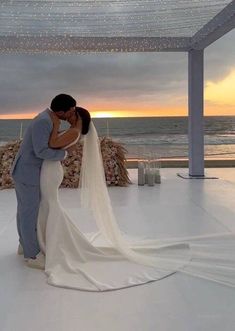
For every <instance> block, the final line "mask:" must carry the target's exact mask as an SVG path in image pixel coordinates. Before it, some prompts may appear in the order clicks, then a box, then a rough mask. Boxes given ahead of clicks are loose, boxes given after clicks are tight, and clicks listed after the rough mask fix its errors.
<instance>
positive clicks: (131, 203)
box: [0, 168, 235, 331]
mask: <svg viewBox="0 0 235 331" xmlns="http://www.w3.org/2000/svg"><path fill="white" fill-rule="evenodd" d="M177 172H187V170H186V169H162V184H161V185H157V186H154V187H147V186H145V187H138V186H137V185H136V177H137V173H136V170H131V171H130V174H131V178H132V179H133V185H131V186H129V187H128V188H120V187H114V188H110V189H109V191H110V195H111V198H112V202H113V206H114V209H115V214H116V216H117V219H118V220H119V224H120V227H121V228H122V229H123V230H124V231H126V232H128V233H129V234H133V235H138V236H140V235H143V236H148V235H151V236H155V237H159V238H165V237H178V236H180V237H182V236H187V235H200V234H208V233H215V232H225V231H228V230H229V231H235V203H234V197H235V169H232V168H231V169H230V168H226V169H220V168H218V169H208V171H207V174H208V175H210V176H218V177H219V179H218V180H214V179H212V180H210V179H206V180H198V179H193V180H190V179H189V180H186V179H181V178H179V177H177V176H176V173H177ZM60 198H61V201H62V203H63V205H64V206H65V208H67V209H68V211H69V213H70V214H71V217H72V218H73V219H74V221H75V222H77V223H78V224H79V227H80V228H81V229H82V230H83V231H92V230H93V225H92V224H88V223H87V222H85V221H84V220H83V219H82V216H81V214H79V212H78V209H77V206H78V205H79V193H78V191H76V190H69V189H63V190H60ZM15 209H16V200H15V194H14V190H4V191H0V330H1V331H32V330H33V331H39V330H40V331H77V330H79V331H106V330H107V331H111V330H112V331H150V330H151V331H152V330H154V331H155V330H158V331H173V330H174V331H209V330H211V331H212V330H213V331H221V330H223V331H232V330H234V329H235V315H234V311H235V289H231V288H229V287H226V286H222V285H218V284H215V283H212V282H209V281H206V280H202V279H198V278H193V277H190V276H186V275H182V274H178V273H176V274H174V275H173V276H170V277H168V278H166V279H164V280H161V281H157V282H153V283H149V284H146V285H142V286H137V287H132V288H129V289H123V290H118V291H113V292H106V293H89V292H82V291H74V290H66V289H60V288H56V287H52V286H49V285H47V283H46V278H45V275H44V274H43V272H41V271H37V270H31V269H29V268H27V267H25V266H24V263H23V259H22V258H21V257H19V256H17V255H16V253H15V252H16V247H17V235H16V229H15Z"/></svg>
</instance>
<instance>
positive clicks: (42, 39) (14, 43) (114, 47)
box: [0, 36, 190, 53]
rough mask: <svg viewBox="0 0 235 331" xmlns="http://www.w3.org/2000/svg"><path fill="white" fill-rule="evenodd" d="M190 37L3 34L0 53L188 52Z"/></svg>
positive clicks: (0, 41)
mask: <svg viewBox="0 0 235 331" xmlns="http://www.w3.org/2000/svg"><path fill="white" fill-rule="evenodd" d="M189 43H190V38H181V37H180V38H174V37H172V38H170V37H169V38H164V37H162V38H160V37H159V38H157V37H71V36H57V37H56V38H54V37H46V36H33V37H29V36H2V37H0V53H8V52H16V53H45V52H48V53H78V52H185V51H187V50H188V45H189Z"/></svg>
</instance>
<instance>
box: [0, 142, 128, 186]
mask: <svg viewBox="0 0 235 331" xmlns="http://www.w3.org/2000/svg"><path fill="white" fill-rule="evenodd" d="M20 144H21V141H20V140H17V141H13V142H10V143H8V144H6V145H4V146H1V147H0V189H5V188H13V187H14V183H13V180H12V177H11V175H10V169H11V165H12V163H13V161H14V158H15V155H16V153H17V151H18V149H19V147H20ZM100 147H101V154H102V157H103V163H104V171H105V177H106V183H107V185H108V186H127V185H128V184H130V183H131V181H130V178H129V176H128V171H127V169H126V159H125V153H126V150H125V148H124V147H123V146H122V145H121V144H119V143H116V142H114V141H113V140H111V139H109V138H106V137H104V138H100ZM82 148H83V147H82V144H81V143H79V142H78V143H77V145H76V149H75V151H74V152H73V154H72V155H70V156H68V157H67V158H66V159H65V160H63V161H62V165H63V168H64V178H63V181H62V183H61V187H68V188H77V187H78V185H79V176H80V169H81V163H82Z"/></svg>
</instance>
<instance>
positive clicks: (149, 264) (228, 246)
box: [37, 107, 235, 291]
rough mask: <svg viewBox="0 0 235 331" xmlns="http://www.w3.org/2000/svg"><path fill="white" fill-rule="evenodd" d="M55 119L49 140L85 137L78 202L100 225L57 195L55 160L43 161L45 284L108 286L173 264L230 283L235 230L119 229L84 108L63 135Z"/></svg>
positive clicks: (170, 269) (142, 278)
mask: <svg viewBox="0 0 235 331" xmlns="http://www.w3.org/2000/svg"><path fill="white" fill-rule="evenodd" d="M50 116H51V118H52V121H53V131H52V133H51V137H50V141H49V145H50V147H52V148H66V149H67V148H69V147H71V146H73V145H74V144H76V143H77V142H78V140H79V139H81V137H82V140H83V158H82V166H81V173H80V181H79V183H80V195H81V208H83V209H84V210H87V211H91V212H92V213H93V216H94V219H95V221H96V224H97V227H98V229H99V231H98V232H97V233H96V234H94V235H93V236H91V235H88V234H84V233H82V232H81V231H80V230H79V228H78V227H77V225H75V224H74V222H72V220H71V219H70V217H69V216H68V214H67V213H66V211H65V210H64V208H63V206H62V205H61V203H60V201H59V196H58V188H59V186H60V184H61V182H62V180H63V168H62V165H61V163H60V161H49V160H44V162H43V165H42V169H41V177H40V188H41V204H40V210H39V216H38V230H37V232H38V239H39V244H40V248H41V251H42V252H43V253H44V254H45V257H46V263H45V272H46V275H47V276H48V280H47V281H48V283H49V284H51V285H55V286H60V287H67V288H74V289H80V290H87V291H107V290H114V289H120V288H125V287H130V286H135V285H140V284H144V283H147V282H151V281H156V280H159V279H162V278H164V277H166V276H169V275H171V274H173V273H175V272H176V271H180V272H184V273H187V274H191V275H194V276H198V277H203V278H207V279H210V280H213V281H216V282H220V283H223V284H227V285H231V286H234V285H235V277H234V276H235V254H234V252H235V240H234V234H231V233H226V234H220V235H211V236H204V237H191V238H190V237H189V238H183V239H169V240H168V239H165V240H157V239H148V240H146V239H145V240H141V239H138V240H137V239H134V238H128V237H127V236H126V235H125V234H123V233H122V232H121V230H120V229H119V227H118V224H117V221H116V219H115V216H114V214H113V210H112V205H111V201H110V198H109V194H108V190H107V187H106V182H105V176H104V169H103V163H102V157H101V153H100V147H99V140H98V136H97V132H96V129H95V126H94V124H93V122H92V121H91V119H90V114H89V112H88V111H87V110H86V109H84V108H81V107H77V108H76V112H75V113H74V115H73V116H71V118H70V119H69V122H70V125H71V126H70V128H69V129H68V130H67V131H66V132H64V133H62V134H60V133H59V132H58V130H59V125H60V121H59V119H58V117H57V116H56V115H55V114H53V112H51V113H50Z"/></svg>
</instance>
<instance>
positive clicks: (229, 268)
mask: <svg viewBox="0 0 235 331" xmlns="http://www.w3.org/2000/svg"><path fill="white" fill-rule="evenodd" d="M80 189H81V205H82V206H83V207H85V208H89V209H90V210H91V211H92V212H93V215H94V218H95V220H96V223H97V227H98V229H99V231H100V233H101V234H102V235H103V236H104V237H105V238H106V240H107V241H108V242H109V244H111V246H113V247H114V248H115V249H117V250H118V251H119V252H120V254H122V255H123V256H124V257H126V258H127V259H129V260H130V261H133V262H136V263H139V264H143V265H148V266H152V267H157V268H159V270H160V269H161V270H165V271H166V270H167V271H170V272H171V271H172V272H174V271H176V270H178V271H180V272H183V273H186V274H190V275H193V276H197V277H202V278H206V279H208V280H212V281H215V282H219V283H223V284H226V285H229V286H235V234H234V233H229V232H228V233H222V234H212V235H207V236H198V237H184V238H175V239H174V238H171V239H165V240H162V239H161V240H158V239H145V240H136V239H135V238H131V237H127V236H124V235H123V233H122V232H121V231H120V228H119V226H118V224H117V221H116V218H115V215H114V213H113V209H112V205H111V201H110V197H109V193H108V190H107V186H106V181H105V174H104V167H103V161H102V156H101V151H100V144H99V139H98V135H97V132H96V128H95V126H94V124H93V122H92V121H91V123H90V127H89V132H88V133H87V135H85V137H84V146H83V158H82V166H81V173H80ZM169 248H170V249H169ZM164 249H166V250H165V253H164ZM153 251H154V252H155V254H154V255H153ZM156 251H157V252H158V251H159V256H158V254H157V255H156Z"/></svg>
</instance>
